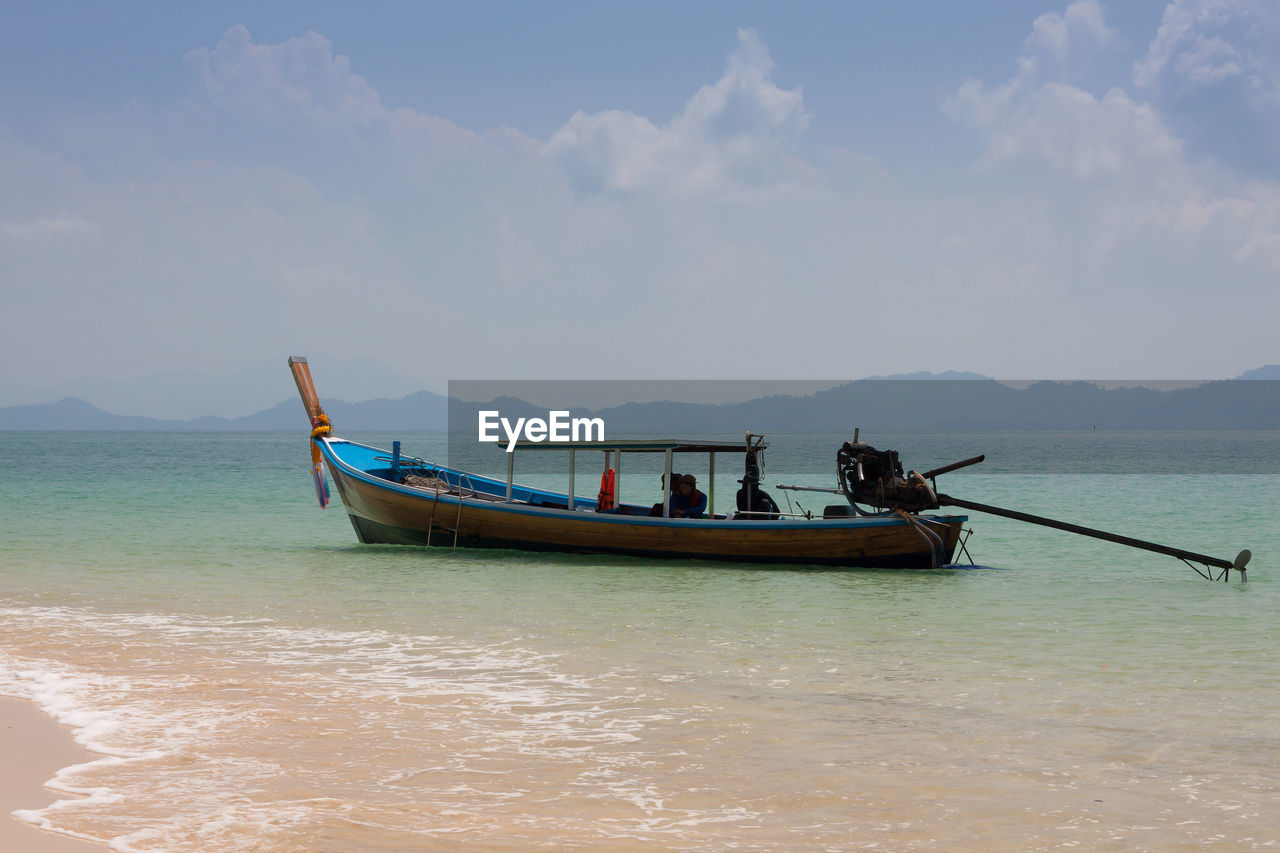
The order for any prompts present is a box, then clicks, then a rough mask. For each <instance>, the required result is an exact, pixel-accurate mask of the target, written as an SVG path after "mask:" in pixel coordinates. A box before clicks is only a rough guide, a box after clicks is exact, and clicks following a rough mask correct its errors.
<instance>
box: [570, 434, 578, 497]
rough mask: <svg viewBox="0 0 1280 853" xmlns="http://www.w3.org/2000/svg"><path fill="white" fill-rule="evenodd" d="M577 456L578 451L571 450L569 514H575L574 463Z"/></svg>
mask: <svg viewBox="0 0 1280 853" xmlns="http://www.w3.org/2000/svg"><path fill="white" fill-rule="evenodd" d="M576 454H577V451H576V450H573V449H570V450H569V512H573V510H574V503H575V501H574V499H573V462H574V456H575V455H576Z"/></svg>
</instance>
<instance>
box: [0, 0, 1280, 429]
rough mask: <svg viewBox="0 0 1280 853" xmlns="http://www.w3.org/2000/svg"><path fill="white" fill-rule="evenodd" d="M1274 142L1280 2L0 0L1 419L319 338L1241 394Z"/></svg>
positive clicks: (720, 374) (446, 354)
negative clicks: (1139, 382) (1189, 383)
mask: <svg viewBox="0 0 1280 853" xmlns="http://www.w3.org/2000/svg"><path fill="white" fill-rule="evenodd" d="M1278 141H1280V4H1277V3H1275V2H1273V0H1174V2H1146V0H1133V2H1126V3H1123V4H1121V3H1104V2H1100V0H1078V2H1074V3H1070V4H1064V3H1036V2H1026V0H1017V2H1013V0H1010V2H988V3H974V4H957V3H925V2H919V3H871V2H852V0H849V2H839V3H798V4H785V5H784V4H776V3H752V2H703V3H696V4H688V3H667V2H652V3H644V4H612V3H607V4H602V3H586V2H582V3H554V4H553V3H537V4H531V3H493V2H477V3H467V4H452V5H446V4H427V3H417V2H413V3H394V2H387V3H379V4H371V5H369V6H356V5H355V4H336V3H312V2H308V3H292V2H280V3H269V4H263V3H236V2H221V3H217V4H174V3H162V2H155V3H138V2H122V3H116V4H90V3H83V2H81V3H66V2H48V3H41V4H29V3H22V4H18V3H13V2H9V0H0V290H2V291H3V295H4V306H5V307H4V310H3V312H0V405H5V404H9V405H12V404H17V403H36V402H48V401H49V400H48V399H44V398H45V397H48V396H49V395H53V394H54V393H56V392H57V391H58V389H65V388H69V387H84V386H85V385H94V384H97V385H99V386H100V387H103V388H108V387H111V388H116V389H123V388H127V387H129V386H130V384H131V383H133V385H135V386H136V385H138V383H145V381H146V379H147V377H154V376H156V375H158V374H164V375H167V376H169V377H172V376H174V375H175V374H182V373H191V374H197V373H198V374H209V375H214V376H223V377H227V376H233V375H243V374H244V373H245V372H246V371H248V372H252V371H253V370H256V369H257V366H259V365H267V364H270V365H279V367H278V369H279V370H280V372H281V376H282V380H283V381H284V382H286V383H287V382H288V377H287V374H286V373H285V371H284V368H283V364H284V360H285V358H286V357H287V356H288V355H292V354H312V353H317V352H323V353H325V354H327V355H328V356H330V357H332V358H333V359H335V360H347V362H348V363H357V362H358V363H360V364H378V365H385V366H386V367H387V369H388V373H389V375H390V374H391V373H394V375H396V376H398V377H405V378H406V381H408V382H410V383H420V384H421V385H422V386H423V387H433V388H443V387H444V384H445V382H446V381H448V380H450V379H483V378H502V379H508V378H515V379H529V378H534V379H558V378H602V379H609V378H626V379H635V378H649V379H653V378H685V377H689V378H757V379H780V378H794V379H807V378H824V379H826V378H858V377H861V376H868V375H889V374H897V373H907V372H913V371H920V370H929V371H944V370H962V371H974V372H978V373H983V374H986V375H990V376H997V377H1002V378H1032V377H1035V378H1097V379H1105V378H1147V379H1165V378H1215V377H1229V376H1235V375H1238V374H1240V373H1242V372H1243V371H1245V370H1248V369H1250V368H1255V367H1258V366H1260V365H1263V364H1268V363H1276V362H1280V343H1277V339H1278V336H1277V334H1276V329H1277V320H1276V318H1277V317H1280V287H1277V284H1278V283H1280V144H1277V142H1278ZM317 381H318V382H319V383H320V385H321V387H322V392H323V377H321V376H318V377H317ZM375 384H376V383H372V382H371V387H373V386H374V385H375ZM384 384H385V383H384ZM155 387H157V388H158V387H159V386H158V385H157V386H155ZM408 390H413V389H412V388H407V389H406V392H407V391H408ZM121 393H123V392H121ZM157 393H158V392H157ZM142 396H143V397H145V395H142ZM370 396H373V395H372V394H371V395H370ZM122 399H123V398H122ZM95 402H97V401H95ZM106 402H108V403H109V402H110V401H106ZM100 404H101V403H100ZM130 404H131V405H133V406H135V409H134V410H133V411H129V412H126V413H130V414H133V413H151V412H155V413H158V414H163V412H162V411H161V410H162V409H163V400H162V399H159V398H156V399H150V400H144V399H141V398H139V399H131V402H130ZM138 409H142V410H143V411H139V410H138Z"/></svg>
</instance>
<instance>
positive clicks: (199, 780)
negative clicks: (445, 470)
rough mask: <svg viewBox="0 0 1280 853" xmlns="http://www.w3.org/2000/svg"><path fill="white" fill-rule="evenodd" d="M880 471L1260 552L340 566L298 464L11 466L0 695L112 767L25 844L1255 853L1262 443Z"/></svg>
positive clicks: (163, 449)
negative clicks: (73, 730)
mask: <svg viewBox="0 0 1280 853" xmlns="http://www.w3.org/2000/svg"><path fill="white" fill-rule="evenodd" d="M347 437H350V438H353V439H356V440H361V441H367V442H369V443H373V444H379V445H389V443H390V440H391V439H392V438H396V437H398V438H401V439H402V440H404V442H405V450H406V452H411V453H419V454H422V455H433V454H436V453H438V452H441V451H442V450H443V449H444V442H443V439H442V437H441V436H438V435H427V434H412V433H406V434H403V435H399V436H389V435H376V434H371V435H360V434H353V435H350V436H347ZM774 441H775V443H774V446H773V448H772V449H771V450H770V451H769V457H768V459H767V462H768V481H769V482H771V483H773V482H779V481H794V482H799V483H804V484H811V485H825V484H826V483H827V481H828V480H830V478H831V476H832V475H831V474H830V473H829V472H828V471H827V470H826V469H827V468H828V467H829V465H828V463H827V461H826V460H827V459H829V458H830V457H832V456H833V455H834V449H835V446H834V443H832V437H826V436H822V437H812V436H776V437H775V438H774ZM877 443H878V444H889V445H892V446H896V447H898V448H900V449H901V450H902V451H903V454H904V461H906V462H907V464H908V465H910V466H911V467H916V468H925V467H928V466H931V465H936V464H941V463H945V462H949V461H952V460H954V459H958V458H962V457H965V456H969V455H973V454H974V453H981V452H984V451H985V452H988V453H989V455H990V457H991V458H989V462H988V463H984V466H982V467H979V468H976V469H972V470H970V471H966V472H960V473H957V474H955V475H948V476H947V477H946V478H945V479H944V480H943V481H942V483H941V485H943V486H944V488H945V490H946V491H949V492H951V493H953V494H957V495H963V496H966V497H971V498H973V499H975V500H979V501H987V502H990V503H995V504H1000V505H1006V506H1015V507H1019V508H1022V509H1025V510H1028V511H1031V512H1037V513H1040V514H1044V515H1049V516H1054V517H1060V518H1065V519H1068V520H1071V521H1075V522H1078V523H1082V524H1086V525H1092V526H1097V527H1102V528H1105V529H1111V530H1115V531H1117V532H1121V533H1126V534H1129V535H1134V536H1139V537H1142V538H1147V539H1153V540H1156V541H1160V542H1164V543H1167V544H1171V545H1177V546H1180V547H1184V548H1189V549H1191V550H1198V551H1203V552H1207V553H1211V554H1215V555H1218V556H1224V557H1227V558H1230V557H1232V556H1234V554H1235V552H1236V551H1237V550H1238V549H1240V548H1242V547H1249V548H1252V550H1253V551H1254V555H1255V556H1254V559H1253V563H1252V564H1251V566H1252V568H1253V571H1252V572H1251V573H1250V579H1249V583H1247V584H1240V583H1239V582H1238V579H1235V578H1233V579H1232V581H1231V582H1230V583H1229V584H1223V583H1208V582H1206V581H1204V580H1202V579H1201V578H1199V577H1197V576H1196V575H1195V574H1194V573H1193V572H1192V571H1191V570H1190V569H1188V568H1186V567H1184V566H1183V565H1182V564H1180V563H1179V562H1177V561H1176V560H1173V559H1171V558H1167V557H1161V556H1158V555H1153V554H1145V553H1141V552H1136V551H1131V550H1129V549H1125V548H1122V547H1119V546H1116V545H1112V544H1109V543H1104V542H1097V541H1093V540H1088V539H1083V538H1080V537H1074V536H1069V535H1067V534H1063V533H1059V532H1056V531H1051V530H1044V529H1041V528H1036V527H1031V526H1028V525H1022V524H1018V523H1016V522H1010V521H1005V520H1002V519H998V518H988V517H982V516H977V515H975V516H973V517H972V518H971V526H972V527H973V528H974V529H975V531H976V532H975V534H974V536H973V538H972V539H971V541H970V550H971V552H972V554H973V556H974V557H975V559H976V560H977V562H979V563H981V564H984V565H986V566H989V567H994V568H983V569H967V570H942V571H937V572H889V571H858V572H834V571H815V570H805V571H763V570H759V569H750V568H740V567H739V568H728V567H720V566H715V565H713V564H708V563H680V562H664V563H653V562H649V561H642V560H632V559H606V558H595V557H584V556H572V557H554V556H550V557H549V556H547V555H528V554H521V553H516V552H462V551H459V552H451V551H448V550H445V549H432V550H431V551H430V552H424V551H422V550H418V549H406V548H396V547H369V546H360V545H357V544H356V542H355V537H354V534H353V532H352V530H351V528H350V525H349V524H348V522H347V520H346V518H345V515H344V514H343V513H342V511H341V508H340V507H339V506H338V505H335V506H333V507H331V508H330V509H329V510H327V511H321V510H319V509H318V508H317V507H316V506H315V501H314V497H313V495H312V492H311V485H310V481H309V477H308V475H307V464H308V460H307V451H306V446H305V440H304V438H302V437H299V436H298V435H292V434H289V435H285V434H270V433H262V434H256V433H242V434H225V433H222V434H203V435H201V434H125V433H5V434H0V482H2V483H3V486H4V493H5V495H6V508H5V513H4V516H5V517H4V524H3V527H2V528H0V563H2V564H3V573H2V575H0V612H2V613H3V617H4V618H3V620H2V621H0V626H2V627H0V692H5V693H9V694H13V695H18V696H24V697H27V698H32V699H34V700H36V701H37V702H39V703H40V704H41V705H42V706H44V707H46V708H47V709H48V710H49V711H50V712H51V713H53V714H54V715H55V716H57V717H58V718H59V719H62V720H64V721H65V722H68V723H71V724H72V725H75V726H77V727H78V736H79V737H80V739H81V740H82V741H83V742H86V743H88V744H90V745H91V746H92V747H93V748H95V749H97V750H99V751H101V752H103V753H104V754H107V755H109V756H110V757H108V758H105V759H104V760H102V761H101V762H98V763H96V764H93V765H88V766H82V767H80V768H73V769H70V770H69V771H67V772H66V773H64V774H63V776H62V777H61V779H60V783H59V784H60V785H62V786H63V787H65V788H66V789H68V790H69V791H76V792H82V793H84V794H85V795H84V796H82V797H70V796H69V797H68V799H66V800H64V801H62V802H61V803H59V804H57V805H55V806H54V807H51V808H50V809H47V810H44V811H42V812H40V813H34V814H26V815H24V817H25V818H27V819H30V820H33V821H45V822H48V823H49V824H50V825H52V826H54V827H57V828H59V829H62V830H64V831H70V832H75V833H79V834H83V835H86V836H88V837H94V838H99V839H104V840H105V839H113V840H114V843H115V845H116V846H117V847H119V848H121V849H139V850H145V849H165V850H168V849H209V848H210V847H217V848H219V849H298V850H307V849H335V850H338V849H412V848H415V847H420V846H427V847H434V848H447V847H457V848H458V849H474V848H477V847H480V848H488V849H528V848H529V847H533V846H549V847H575V846H577V847H610V848H613V849H631V848H636V847H642V848H657V849H727V848H741V849H855V848H860V847H870V846H873V845H879V846H881V847H886V848H890V849H912V848H937V847H949V848H954V847H971V846H975V845H976V844H979V843H981V844H983V845H984V846H988V847H994V848H997V849H1010V850H1012V849H1050V848H1056V847H1063V846H1072V845H1080V846H1084V847H1086V848H1090V849H1135V848H1136V849H1161V850H1165V849H1179V848H1183V847H1185V848H1187V849H1190V848H1191V847H1192V846H1199V845H1201V844H1204V843H1211V842H1216V843H1219V844H1223V845H1225V846H1226V847H1227V848H1228V849H1251V848H1254V847H1258V848H1263V847H1265V846H1267V845H1273V846H1274V845H1276V844H1280V835H1277V831H1276V827H1277V826H1280V778H1277V777H1278V775H1280V774H1278V773H1277V771H1276V770H1275V762H1274V756H1275V755H1277V754H1280V736H1278V735H1277V734H1276V731H1277V729H1276V726H1275V711H1274V709H1275V707H1277V705H1278V704H1280V664H1277V663H1276V658H1275V655H1274V653H1273V649H1274V648H1275V646H1276V641H1277V639H1278V638H1277V622H1278V621H1280V620H1278V619H1277V612H1278V608H1277V604H1278V603H1280V582H1278V581H1277V579H1276V576H1275V575H1276V566H1277V564H1278V563H1280V561H1278V560H1277V559H1276V555H1277V554H1280V535H1277V534H1276V532H1275V531H1274V525H1273V522H1272V520H1273V519H1274V518H1276V517H1277V513H1278V512H1280V477H1278V476H1277V474H1276V473H1275V472H1276V459H1277V455H1278V453H1280V436H1277V435H1275V434H1268V433H1249V434H1221V433H1219V434H1140V435H1134V434H1117V435H1092V434H1091V435H1089V436H1088V437H1081V436H1078V435H1065V434H1064V435H1060V434H1030V435H1028V434H1020V435H1013V434H983V433H961V434H947V435H924V434H903V435H902V436H893V437H886V440H878V441H877ZM1064 455H1065V456H1068V457H1069V458H1070V459H1071V460H1073V462H1072V464H1069V465H1063V464H1060V459H1061V457H1062V456H1064ZM814 458H817V459H819V460H820V461H818V462H814V461H813V459H814ZM628 465H630V462H629V461H628ZM1152 471H1155V472H1156V473H1151V472H1152ZM1107 472H1110V473H1107ZM653 473H654V472H652V471H648V470H646V469H644V468H643V467H641V466H637V467H635V468H629V469H628V471H626V472H624V476H623V483H622V486H623V489H624V495H625V496H626V497H627V498H628V499H635V500H649V499H651V498H650V496H649V492H648V491H646V489H650V488H652V485H653V483H655V482H656V477H653V476H652V475H653ZM559 477H560V475H559V474H558V473H554V472H552V471H536V470H535V471H532V472H531V473H530V475H529V476H528V478H527V479H529V480H531V481H533V482H535V483H538V484H540V485H561V486H562V485H563V483H562V482H561V479H557V478H559ZM588 479H592V478H588ZM717 479H718V482H717V489H718V493H719V495H720V496H721V500H723V499H724V496H725V495H731V494H732V488H734V487H735V486H736V484H734V483H733V479H734V474H733V472H725V471H721V472H719V473H718V478H717ZM588 485H589V486H590V487H592V488H593V487H594V483H589V484H588ZM579 491H580V492H586V491H588V489H587V488H582V487H580V488H579ZM775 496H777V497H779V499H780V500H781V499H782V496H781V494H780V493H778V492H776V491H775ZM801 500H802V501H804V498H802V499H801ZM806 505H807V503H806ZM810 508H813V507H810Z"/></svg>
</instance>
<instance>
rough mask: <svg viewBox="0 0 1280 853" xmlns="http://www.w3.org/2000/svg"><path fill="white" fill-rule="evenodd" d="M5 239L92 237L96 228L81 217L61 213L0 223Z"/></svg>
mask: <svg viewBox="0 0 1280 853" xmlns="http://www.w3.org/2000/svg"><path fill="white" fill-rule="evenodd" d="M0 226H2V227H3V229H4V233H5V235H6V236H7V237H9V238H11V239H14V240H55V239H59V238H74V237H85V236H93V235H96V234H97V233H98V226H96V225H94V224H93V223H92V222H90V221H89V220H87V219H85V218H84V217H83V216H76V215H75V214H70V213H63V214H61V215H59V216H41V217H38V218H36V219H32V220H31V221H29V222H4V223H0Z"/></svg>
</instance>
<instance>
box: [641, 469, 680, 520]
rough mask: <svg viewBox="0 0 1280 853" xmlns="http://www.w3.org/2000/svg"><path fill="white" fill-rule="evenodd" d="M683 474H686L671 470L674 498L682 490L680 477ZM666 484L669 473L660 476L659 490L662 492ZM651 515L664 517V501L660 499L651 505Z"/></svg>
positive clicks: (672, 494)
mask: <svg viewBox="0 0 1280 853" xmlns="http://www.w3.org/2000/svg"><path fill="white" fill-rule="evenodd" d="M682 476H684V475H683V474H677V473H675V472H674V471H673V472H671V497H673V498H674V497H675V496H676V492H678V491H679V490H680V478H681V477H682ZM666 485H667V475H666V474H663V475H662V476H661V477H659V478H658V491H660V492H661V491H663V490H664V489H665V488H666ZM649 516H650V518H652V517H655V516H656V517H657V518H661V517H662V501H658V502H657V503H656V504H654V505H653V506H652V507H650V509H649Z"/></svg>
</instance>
